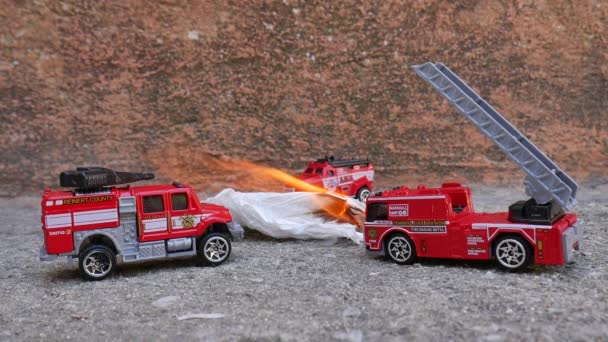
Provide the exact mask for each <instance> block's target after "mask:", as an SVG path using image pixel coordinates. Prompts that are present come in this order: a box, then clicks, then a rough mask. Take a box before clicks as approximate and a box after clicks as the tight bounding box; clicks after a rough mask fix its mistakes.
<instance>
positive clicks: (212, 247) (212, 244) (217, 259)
mask: <svg viewBox="0 0 608 342" xmlns="http://www.w3.org/2000/svg"><path fill="white" fill-rule="evenodd" d="M231 250H232V246H231V245H230V238H228V237H227V236H226V235H224V234H221V233H211V234H208V235H205V236H204V237H203V239H201V241H200V244H199V245H198V257H199V259H200V260H201V262H202V263H203V264H204V265H206V266H217V265H220V264H221V263H223V262H224V261H226V260H227V259H228V257H229V256H230V251H231Z"/></svg>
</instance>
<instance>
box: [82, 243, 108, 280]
mask: <svg viewBox="0 0 608 342" xmlns="http://www.w3.org/2000/svg"><path fill="white" fill-rule="evenodd" d="M115 265H116V255H115V254H114V251H113V250H111V249H110V248H108V247H106V246H104V245H91V246H89V247H87V248H86V249H85V250H83V251H82V252H81V253H80V254H79V255H78V268H79V269H80V274H81V275H82V276H83V278H85V279H87V280H102V279H104V278H106V277H107V276H109V275H110V274H111V273H112V271H113V270H114V266H115Z"/></svg>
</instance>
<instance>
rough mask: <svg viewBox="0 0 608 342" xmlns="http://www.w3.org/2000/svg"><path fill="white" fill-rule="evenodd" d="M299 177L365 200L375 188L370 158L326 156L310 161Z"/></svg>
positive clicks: (313, 183)
mask: <svg viewBox="0 0 608 342" xmlns="http://www.w3.org/2000/svg"><path fill="white" fill-rule="evenodd" d="M298 178H299V179H301V180H303V181H305V182H306V183H310V184H312V185H316V186H318V187H321V188H324V189H327V190H330V191H333V192H337V193H341V194H344V195H347V196H351V197H355V198H356V199H358V200H359V201H361V202H365V201H366V200H367V198H368V197H369V195H370V194H371V191H372V190H373V183H374V164H373V163H372V162H371V161H369V160H368V159H335V158H334V156H331V157H325V158H321V159H317V160H316V161H314V162H311V163H309V164H308V166H307V167H306V169H304V172H302V174H300V175H299V176H298Z"/></svg>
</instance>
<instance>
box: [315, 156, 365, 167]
mask: <svg viewBox="0 0 608 342" xmlns="http://www.w3.org/2000/svg"><path fill="white" fill-rule="evenodd" d="M317 163H328V164H329V165H331V166H333V167H349V166H355V165H369V163H370V160H369V159H368V158H366V159H336V158H335V157H334V156H329V157H328V156H325V157H324V158H319V159H317Z"/></svg>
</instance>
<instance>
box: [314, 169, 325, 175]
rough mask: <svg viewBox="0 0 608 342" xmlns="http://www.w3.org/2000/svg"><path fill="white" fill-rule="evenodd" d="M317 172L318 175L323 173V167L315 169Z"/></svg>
mask: <svg viewBox="0 0 608 342" xmlns="http://www.w3.org/2000/svg"><path fill="white" fill-rule="evenodd" d="M315 173H316V174H318V175H320V174H322V173H323V169H322V168H317V169H316V170H315Z"/></svg>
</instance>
